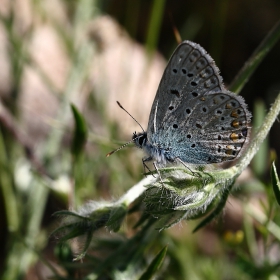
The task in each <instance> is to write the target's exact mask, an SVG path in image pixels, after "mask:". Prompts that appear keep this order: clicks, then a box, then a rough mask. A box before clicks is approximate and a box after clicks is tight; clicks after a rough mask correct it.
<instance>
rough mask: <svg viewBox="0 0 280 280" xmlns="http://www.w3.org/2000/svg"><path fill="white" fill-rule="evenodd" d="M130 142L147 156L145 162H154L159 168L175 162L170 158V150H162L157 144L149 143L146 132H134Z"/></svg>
mask: <svg viewBox="0 0 280 280" xmlns="http://www.w3.org/2000/svg"><path fill="white" fill-rule="evenodd" d="M132 140H133V142H134V144H135V145H136V147H138V148H140V149H143V150H144V152H145V153H146V154H147V155H149V158H148V159H146V161H149V160H154V161H155V162H156V163H157V164H158V165H159V166H165V165H166V164H167V163H168V162H174V160H175V159H174V158H173V157H172V156H171V154H170V150H168V149H164V148H162V147H161V146H160V145H159V144H152V143H150V142H149V140H148V137H147V133H146V132H140V133H136V132H134V133H133V135H132Z"/></svg>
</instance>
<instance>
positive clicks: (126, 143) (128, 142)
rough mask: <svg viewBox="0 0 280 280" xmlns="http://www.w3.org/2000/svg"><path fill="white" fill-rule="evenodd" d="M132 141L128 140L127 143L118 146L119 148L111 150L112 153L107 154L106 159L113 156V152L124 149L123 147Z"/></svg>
mask: <svg viewBox="0 0 280 280" xmlns="http://www.w3.org/2000/svg"><path fill="white" fill-rule="evenodd" d="M133 141H134V140H133V139H132V140H130V141H129V142H127V143H125V144H123V145H122V146H120V147H119V148H117V149H116V150H113V151H112V152H110V153H108V154H107V155H106V157H109V156H110V155H112V154H114V153H115V152H117V151H119V150H121V149H122V148H124V147H125V146H127V145H128V144H130V143H132V142H133Z"/></svg>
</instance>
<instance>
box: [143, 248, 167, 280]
mask: <svg viewBox="0 0 280 280" xmlns="http://www.w3.org/2000/svg"><path fill="white" fill-rule="evenodd" d="M166 252H167V246H165V247H164V248H163V249H162V250H161V251H160V252H159V253H158V254H157V256H156V257H155V258H154V260H153V261H152V262H151V264H150V265H149V266H148V268H147V270H146V271H145V272H144V273H143V274H142V276H141V277H140V278H139V280H149V279H152V277H153V276H154V274H155V273H156V271H157V270H158V269H159V267H160V266H161V264H162V262H163V260H164V257H165V255H166Z"/></svg>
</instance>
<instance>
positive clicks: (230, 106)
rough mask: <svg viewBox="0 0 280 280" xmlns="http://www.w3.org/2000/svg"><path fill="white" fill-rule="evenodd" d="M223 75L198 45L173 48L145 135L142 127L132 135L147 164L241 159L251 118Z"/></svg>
mask: <svg viewBox="0 0 280 280" xmlns="http://www.w3.org/2000/svg"><path fill="white" fill-rule="evenodd" d="M219 72H220V71H219V69H218V67H217V66H216V64H215V62H214V60H213V59H212V58H211V56H210V55H209V54H207V52H206V51H205V50H204V49H203V48H202V47H201V46H200V45H199V44H196V43H194V42H191V41H183V42H182V43H181V44H179V46H178V47H177V48H176V49H175V51H174V53H173V54H172V56H171V58H170V60H169V62H168V64H167V66H166V69H165V71H164V73H163V76H162V79H161V81H160V84H159V87H158V90H157V93H156V96H155V99H154V102H153V105H152V108H151V112H150V117H149V122H148V128H147V130H146V131H145V130H144V129H143V128H142V126H141V125H140V124H139V125H140V127H141V128H142V130H143V131H142V132H140V133H136V132H134V133H133V135H132V141H130V142H134V144H135V145H136V146H137V147H138V148H141V149H143V150H144V152H145V153H146V154H147V155H148V156H147V157H146V158H143V160H142V161H143V164H144V166H146V167H147V165H146V162H148V161H152V162H153V165H154V167H155V169H156V170H158V168H159V167H164V166H166V165H167V164H175V163H182V164H183V165H185V166H186V167H187V164H196V165H206V164H212V163H222V162H226V161H231V160H234V159H236V158H238V157H239V156H240V155H241V153H242V150H243V147H244V144H245V143H246V142H248V140H249V129H250V128H249V123H250V119H251V114H250V112H249V111H248V109H247V105H246V104H245V101H244V99H243V98H242V97H240V96H237V95H235V94H234V93H232V92H230V91H228V90H226V88H225V86H224V84H223V81H222V77H221V76H220V74H219ZM118 104H119V106H120V107H121V108H122V109H124V108H123V107H122V106H121V105H120V103H118ZM124 110H125V109H124ZM125 111H126V110H125ZM126 112H127V111H126ZM129 115H130V114H129ZM130 116H131V115H130ZM120 148H122V147H120ZM120 148H119V149H120ZM119 149H117V150H119ZM113 152H115V151H113ZM113 152H111V153H109V154H107V156H109V155H111V154H112V153H113Z"/></svg>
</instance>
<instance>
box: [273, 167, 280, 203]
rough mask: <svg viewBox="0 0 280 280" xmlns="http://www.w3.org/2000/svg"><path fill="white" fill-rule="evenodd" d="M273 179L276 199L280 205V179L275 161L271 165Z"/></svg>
mask: <svg viewBox="0 0 280 280" xmlns="http://www.w3.org/2000/svg"><path fill="white" fill-rule="evenodd" d="M271 181H272V187H273V191H274V194H275V197H276V200H277V202H278V204H279V205H280V181H279V177H278V174H277V170H276V166H275V162H273V163H272V166H271Z"/></svg>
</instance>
